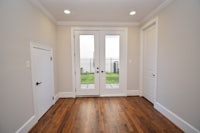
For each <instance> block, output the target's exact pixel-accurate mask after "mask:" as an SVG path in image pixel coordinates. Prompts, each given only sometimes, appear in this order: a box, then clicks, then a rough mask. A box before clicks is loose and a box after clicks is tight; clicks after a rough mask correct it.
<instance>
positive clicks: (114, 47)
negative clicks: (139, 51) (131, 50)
mask: <svg viewBox="0 0 200 133" xmlns="http://www.w3.org/2000/svg"><path fill="white" fill-rule="evenodd" d="M74 35H75V66H76V69H75V84H76V87H75V88H76V95H77V96H81V95H82V96H90V95H91V96H93V95H97V96H123V95H126V41H125V31H124V30H112V31H109V30H90V31H88V30H87V31H86V30H75V31H74Z"/></svg>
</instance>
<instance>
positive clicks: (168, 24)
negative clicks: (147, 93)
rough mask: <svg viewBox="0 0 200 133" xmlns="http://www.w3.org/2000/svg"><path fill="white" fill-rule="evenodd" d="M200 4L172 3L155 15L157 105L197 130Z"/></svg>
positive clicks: (195, 0)
mask: <svg viewBox="0 0 200 133" xmlns="http://www.w3.org/2000/svg"><path fill="white" fill-rule="evenodd" d="M199 13H200V1H199V0H175V1H174V2H173V3H172V4H171V5H170V6H168V7H167V8H165V9H164V10H163V11H161V12H160V13H159V14H158V19H159V22H158V23H159V25H158V86H157V87H158V88H157V102H158V103H160V104H161V105H163V106H164V107H166V108H167V109H168V110H170V111H172V112H173V113H175V114H176V115H177V116H179V117H180V118H181V119H183V120H184V121H186V122H187V123H189V124H190V125H192V126H193V127H195V128H196V129H198V130H200V98H199V94H200V59H199V58H200V14H199Z"/></svg>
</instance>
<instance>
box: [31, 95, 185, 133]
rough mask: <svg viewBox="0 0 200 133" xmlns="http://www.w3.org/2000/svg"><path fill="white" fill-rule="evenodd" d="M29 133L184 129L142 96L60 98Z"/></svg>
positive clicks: (179, 132)
mask: <svg viewBox="0 0 200 133" xmlns="http://www.w3.org/2000/svg"><path fill="white" fill-rule="evenodd" d="M29 133H183V131H182V130H180V129H179V128H178V127H176V126H175V125H174V124H173V123H171V122H170V121H169V120H168V119H166V118H165V117H164V116H163V115H161V114H160V113H159V112H158V111H156V110H155V109H154V108H153V106H152V104H151V103H150V102H148V101H147V100H146V99H144V98H142V97H112V98H109V97H101V98H76V99H59V100H58V101H57V102H56V104H55V105H53V106H52V107H51V108H50V109H49V110H48V112H47V113H46V114H45V115H44V116H43V117H42V118H41V119H40V120H39V121H38V123H37V124H36V125H35V126H34V127H33V128H32V129H31V130H30V131H29Z"/></svg>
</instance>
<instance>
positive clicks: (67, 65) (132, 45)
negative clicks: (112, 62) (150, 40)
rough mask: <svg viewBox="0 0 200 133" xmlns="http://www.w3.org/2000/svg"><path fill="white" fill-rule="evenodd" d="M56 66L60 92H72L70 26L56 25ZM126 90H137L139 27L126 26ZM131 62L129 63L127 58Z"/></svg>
mask: <svg viewBox="0 0 200 133" xmlns="http://www.w3.org/2000/svg"><path fill="white" fill-rule="evenodd" d="M56 49H57V51H56V53H57V55H56V56H57V68H58V77H57V79H58V88H59V91H60V92H72V90H73V88H72V57H71V27H70V26H57V48H56ZM127 55H128V65H127V66H128V70H127V79H128V81H127V88H128V90H138V88H139V81H138V79H139V78H138V76H139V75H138V74H139V27H137V26H132V27H128V53H127ZM130 59H131V60H132V63H129V60H130Z"/></svg>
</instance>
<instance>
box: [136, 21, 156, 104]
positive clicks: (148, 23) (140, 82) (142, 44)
mask: <svg viewBox="0 0 200 133" xmlns="http://www.w3.org/2000/svg"><path fill="white" fill-rule="evenodd" d="M152 25H155V28H156V29H155V30H156V35H155V36H156V40H155V42H156V44H155V45H156V46H155V47H156V48H155V51H156V53H155V75H156V76H155V82H154V85H155V88H154V94H153V99H154V100H153V104H154V105H155V103H156V102H157V78H158V77H157V60H158V17H156V18H154V19H152V20H150V21H148V22H147V23H145V24H144V25H143V26H142V27H141V28H140V72H139V86H140V91H141V95H142V96H144V95H143V89H144V88H143V64H144V30H145V29H147V28H148V27H150V26H152Z"/></svg>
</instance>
